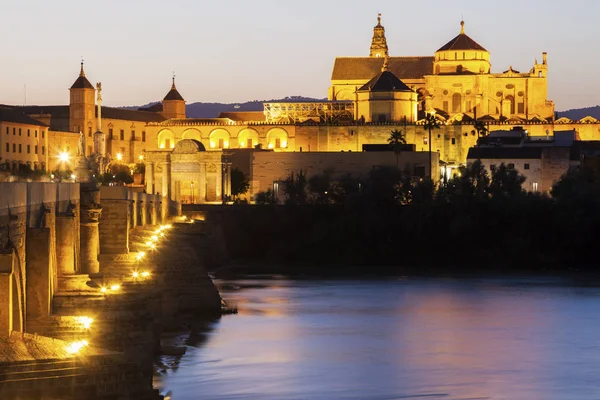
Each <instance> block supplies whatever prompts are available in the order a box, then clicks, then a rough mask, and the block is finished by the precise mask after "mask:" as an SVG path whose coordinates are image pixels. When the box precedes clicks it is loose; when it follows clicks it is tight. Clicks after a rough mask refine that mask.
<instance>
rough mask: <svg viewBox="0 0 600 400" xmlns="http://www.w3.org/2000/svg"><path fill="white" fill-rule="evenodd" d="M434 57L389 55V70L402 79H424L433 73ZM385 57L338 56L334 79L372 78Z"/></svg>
mask: <svg viewBox="0 0 600 400" xmlns="http://www.w3.org/2000/svg"><path fill="white" fill-rule="evenodd" d="M433 60H434V58H433V57H388V70H389V71H390V72H392V73H393V74H394V75H396V76H397V77H398V78H400V79H423V77H424V76H425V75H431V74H432V73H433ZM383 62H384V58H383V57H338V58H336V59H335V63H334V64H333V72H332V74H331V79H332V80H342V81H343V80H365V79H371V78H373V77H374V76H375V75H377V74H378V73H379V72H381V67H382V66H383Z"/></svg>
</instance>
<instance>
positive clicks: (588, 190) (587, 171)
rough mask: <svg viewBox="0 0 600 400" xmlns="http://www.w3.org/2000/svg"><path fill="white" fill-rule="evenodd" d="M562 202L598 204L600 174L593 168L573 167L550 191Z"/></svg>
mask: <svg viewBox="0 0 600 400" xmlns="http://www.w3.org/2000/svg"><path fill="white" fill-rule="evenodd" d="M550 194H551V195H552V197H553V198H554V199H555V200H556V201H557V202H558V203H562V204H568V205H574V204H578V205H581V204H596V203H598V202H599V200H600V176H599V175H598V174H597V173H596V172H595V171H594V170H593V169H591V168H587V167H583V168H571V169H569V171H567V173H566V174H565V175H563V177H562V178H560V180H559V181H558V182H556V183H555V184H554V185H553V186H552V190H551V191H550Z"/></svg>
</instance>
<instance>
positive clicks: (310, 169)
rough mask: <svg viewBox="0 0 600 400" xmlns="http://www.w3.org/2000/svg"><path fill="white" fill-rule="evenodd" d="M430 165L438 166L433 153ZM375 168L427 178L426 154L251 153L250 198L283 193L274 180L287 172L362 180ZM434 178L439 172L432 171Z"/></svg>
mask: <svg viewBox="0 0 600 400" xmlns="http://www.w3.org/2000/svg"><path fill="white" fill-rule="evenodd" d="M432 164H433V165H434V168H436V166H437V165H438V154H437V153H433V159H432ZM377 166H394V167H395V166H397V167H398V168H400V169H402V170H408V171H409V172H410V173H411V174H413V175H418V174H419V173H420V172H419V170H420V171H421V172H422V174H423V176H428V175H429V153H426V152H410V151H402V152H399V153H398V154H396V153H394V152H393V151H384V152H359V153H356V152H351V153H348V152H344V153H341V152H310V153H304V152H302V153H276V152H266V151H265V152H263V151H258V152H254V153H252V157H251V159H250V168H249V170H250V177H251V181H250V193H249V194H250V196H254V195H256V194H257V193H258V192H260V191H265V190H268V189H274V188H275V190H276V191H278V192H279V194H282V188H277V183H276V182H277V181H281V180H283V179H285V178H286V177H288V176H289V175H290V173H292V172H294V173H298V172H299V171H302V172H304V173H305V174H306V175H307V178H310V176H312V175H317V174H322V173H323V172H325V171H331V172H332V173H333V175H334V177H335V176H338V177H339V176H341V175H344V174H350V175H353V176H355V177H364V176H365V175H366V174H368V173H369V171H370V170H372V169H373V168H375V167H377ZM433 176H434V177H437V176H439V171H437V168H436V170H434V174H433Z"/></svg>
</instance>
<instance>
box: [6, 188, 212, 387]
mask: <svg viewBox="0 0 600 400" xmlns="http://www.w3.org/2000/svg"><path fill="white" fill-rule="evenodd" d="M0 193H1V194H0V397H5V396H6V395H9V397H10V394H12V393H15V391H16V392H18V393H21V392H19V390H26V391H27V393H28V394H31V395H35V393H38V392H35V391H36V390H37V391H39V393H44V392H45V391H47V390H51V391H52V390H54V389H57V388H62V389H66V388H68V390H69V391H70V392H69V393H71V392H72V393H71V394H73V393H75V392H77V391H79V392H77V393H80V391H81V390H95V391H96V392H98V393H103V395H119V396H125V397H123V398H128V397H127V396H139V395H140V394H142V393H143V395H144V396H146V395H147V394H148V393H150V394H156V393H155V391H153V390H152V358H153V354H154V351H155V350H156V349H157V348H158V347H159V345H160V332H161V331H162V326H164V325H165V324H168V323H170V322H171V320H172V319H173V318H175V317H176V316H177V315H178V314H179V313H181V312H189V311H191V312H210V313H215V314H218V313H219V311H220V307H221V300H220V297H219V295H218V292H217V291H216V289H215V288H214V286H213V285H212V282H211V281H210V279H209V278H208V276H207V275H206V271H205V270H204V268H203V265H202V264H203V262H202V260H201V258H202V255H200V254H198V252H197V251H196V249H195V244H194V242H195V241H196V240H198V238H200V240H202V237H205V236H206V234H205V232H203V229H204V228H203V226H202V224H201V223H197V224H193V223H190V221H189V220H188V221H184V220H183V219H182V218H181V217H179V215H181V207H180V205H179V204H178V203H176V202H173V201H170V200H168V199H167V198H165V197H161V196H159V195H150V194H146V193H140V192H134V191H132V190H130V189H128V188H126V187H120V186H113V187H108V186H107V187H104V186H103V187H100V188H99V189H98V188H97V187H96V186H95V185H91V186H90V185H89V184H85V183H82V184H79V183H41V182H34V183H0ZM90 325H91V326H90ZM82 343H83V344H82ZM73 345H76V346H79V347H82V346H85V347H86V349H85V355H86V357H85V359H84V358H81V357H76V355H77V354H76V353H77V352H78V350H79V348H77V347H76V348H75V351H72V347H71V346H73ZM88 345H89V347H88ZM64 365H69V368H67V369H65V368H63V366H64ZM65 371H70V372H69V373H66V372H65ZM63 374H65V376H64V377H63ZM50 376H53V377H54V378H53V380H45V379H47V378H48V377H50ZM86 376H87V378H86ZM98 376H102V377H103V378H102V379H99V378H98ZM63 378H64V379H63ZM56 379H58V380H59V381H60V382H59V384H58V386H57V387H55V386H56V385H57V381H56ZM61 379H63V380H61ZM32 381H35V385H32V384H31V382H32ZM51 382H52V383H51ZM61 382H62V383H61ZM106 382H111V383H110V384H108V385H107V384H106ZM46 383H47V384H48V385H50V386H48V385H47V384H46ZM128 388H130V389H128ZM62 389H61V390H62ZM57 390H58V389H57ZM55 393H60V394H63V395H64V396H65V397H64V398H70V397H69V396H68V395H69V393H66V394H65V393H63V392H61V391H60V390H59V391H58V392H56V391H55ZM75 398H77V396H76V395H75ZM144 398H146V397H144ZM148 398H154V397H148Z"/></svg>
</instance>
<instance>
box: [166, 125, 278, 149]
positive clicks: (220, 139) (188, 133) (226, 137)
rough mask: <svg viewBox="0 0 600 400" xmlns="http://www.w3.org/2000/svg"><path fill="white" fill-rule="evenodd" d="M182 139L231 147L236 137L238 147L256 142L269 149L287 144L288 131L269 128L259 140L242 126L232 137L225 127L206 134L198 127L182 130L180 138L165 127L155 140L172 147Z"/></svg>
mask: <svg viewBox="0 0 600 400" xmlns="http://www.w3.org/2000/svg"><path fill="white" fill-rule="evenodd" d="M183 139H193V140H197V141H199V142H202V143H203V144H205V145H207V146H206V147H207V148H211V149H227V148H230V147H232V139H237V144H238V147H239V148H253V147H254V146H256V145H257V144H263V145H265V146H266V147H267V148H269V149H285V148H287V146H288V140H289V137H288V133H287V131H286V130H285V129H283V128H271V129H269V131H267V133H266V135H265V136H264V137H263V139H264V140H261V136H260V134H259V133H258V131H257V130H256V129H252V128H244V129H242V130H241V131H239V133H238V134H237V137H232V135H231V134H230V133H229V131H228V130H227V129H224V128H216V129H213V130H212V131H211V132H210V133H209V134H208V135H204V136H203V135H202V132H200V131H199V130H198V129H195V128H189V129H186V130H185V131H183V133H182V134H181V137H180V138H176V137H175V134H174V133H173V131H172V130H171V129H168V128H165V129H162V130H161V131H159V132H158V136H157V141H158V143H157V144H158V148H159V149H172V148H174V147H175V142H176V141H178V140H183Z"/></svg>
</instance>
